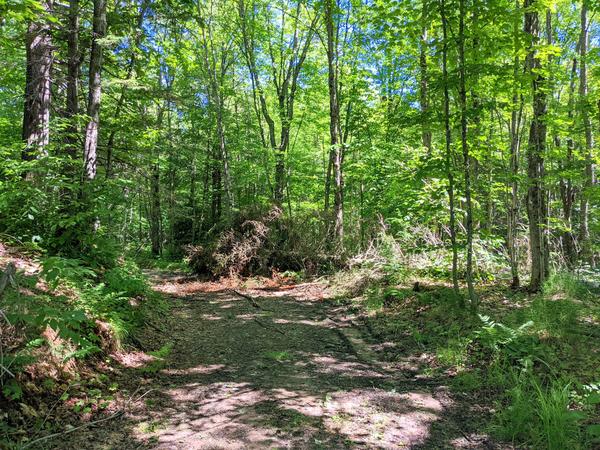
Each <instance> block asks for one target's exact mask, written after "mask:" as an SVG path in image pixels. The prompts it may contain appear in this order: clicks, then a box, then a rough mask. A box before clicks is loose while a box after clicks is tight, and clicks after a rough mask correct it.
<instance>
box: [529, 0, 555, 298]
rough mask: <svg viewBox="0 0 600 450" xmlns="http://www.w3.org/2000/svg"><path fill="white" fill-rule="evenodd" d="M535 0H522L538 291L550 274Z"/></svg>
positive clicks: (531, 215) (532, 282)
mask: <svg viewBox="0 0 600 450" xmlns="http://www.w3.org/2000/svg"><path fill="white" fill-rule="evenodd" d="M535 3H536V1H535V0H525V10H526V12H525V33H527V34H529V35H530V36H531V45H530V47H529V50H528V54H527V70H528V72H529V73H530V74H531V76H532V92H533V118H532V121H531V127H530V129H529V142H528V146H527V177H528V181H529V188H528V191H527V216H528V219H529V246H530V253H531V280H530V283H529V290H530V291H531V292H539V291H540V290H541V288H542V286H543V284H544V280H545V279H546V278H547V276H548V273H549V264H548V259H547V257H546V254H547V246H548V240H547V235H546V230H545V228H546V227H545V225H546V221H547V218H546V195H545V189H544V185H543V182H544V180H543V177H544V153H545V149H546V131H547V126H546V120H545V119H546V113H547V98H546V97H547V94H546V92H545V91H544V82H545V79H544V76H543V74H542V73H541V67H542V64H541V61H540V57H539V55H538V53H537V50H536V48H535V47H536V46H537V45H538V43H539V40H540V21H539V15H538V12H537V11H536V10H535V9H533V8H532V7H534V6H535Z"/></svg>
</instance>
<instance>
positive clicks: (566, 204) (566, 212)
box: [560, 58, 577, 268]
mask: <svg viewBox="0 0 600 450" xmlns="http://www.w3.org/2000/svg"><path fill="white" fill-rule="evenodd" d="M576 78H577V58H573V63H572V66H571V80H570V82H569V99H568V104H567V108H568V110H569V112H568V117H569V122H570V123H572V121H573V119H574V116H575V114H574V109H575V79H576ZM574 150H575V141H574V140H573V137H572V136H569V137H568V138H567V154H566V160H565V161H564V163H561V168H562V169H563V170H566V172H567V173H566V176H564V177H562V178H561V180H560V198H561V202H562V212H563V226H564V228H565V230H564V231H563V232H562V234H561V243H562V249H563V257H564V259H565V263H566V265H567V267H568V268H573V267H574V265H575V262H576V259H577V258H576V248H577V243H576V241H575V235H574V234H573V206H574V205H575V188H574V186H573V179H572V177H571V174H570V171H571V170H572V169H573V156H574Z"/></svg>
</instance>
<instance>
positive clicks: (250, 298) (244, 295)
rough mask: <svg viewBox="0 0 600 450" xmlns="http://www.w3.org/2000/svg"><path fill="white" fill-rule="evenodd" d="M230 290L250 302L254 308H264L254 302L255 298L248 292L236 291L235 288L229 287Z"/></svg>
mask: <svg viewBox="0 0 600 450" xmlns="http://www.w3.org/2000/svg"><path fill="white" fill-rule="evenodd" d="M231 292H233V293H234V294H237V295H239V296H240V297H242V298H245V299H246V300H248V301H249V302H250V303H252V306H254V307H255V308H256V309H264V308H263V307H262V306H260V305H259V304H258V303H256V300H254V298H253V297H251V296H249V295H248V294H243V293H242V292H240V291H236V290H235V289H231Z"/></svg>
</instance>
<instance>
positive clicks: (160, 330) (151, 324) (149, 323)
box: [144, 320, 168, 334]
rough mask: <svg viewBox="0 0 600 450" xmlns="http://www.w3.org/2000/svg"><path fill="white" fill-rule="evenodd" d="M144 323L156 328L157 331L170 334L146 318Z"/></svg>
mask: <svg viewBox="0 0 600 450" xmlns="http://www.w3.org/2000/svg"><path fill="white" fill-rule="evenodd" d="M144 323H145V324H146V325H148V326H149V327H150V328H154V329H155V330H156V331H158V332H160V333H164V334H168V333H167V332H166V331H165V330H163V329H161V328H159V327H158V326H157V325H154V324H153V323H152V322H150V321H148V320H144Z"/></svg>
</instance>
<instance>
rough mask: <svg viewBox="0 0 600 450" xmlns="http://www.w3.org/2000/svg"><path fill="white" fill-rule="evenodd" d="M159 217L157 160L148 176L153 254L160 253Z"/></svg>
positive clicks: (158, 170)
mask: <svg viewBox="0 0 600 450" xmlns="http://www.w3.org/2000/svg"><path fill="white" fill-rule="evenodd" d="M160 218H161V210H160V166H159V164H158V162H157V163H155V164H154V165H153V166H152V174H151V177H150V243H151V248H152V255H153V256H160V255H161V254H162V239H161V226H160V221H161V219H160Z"/></svg>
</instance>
